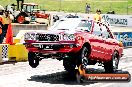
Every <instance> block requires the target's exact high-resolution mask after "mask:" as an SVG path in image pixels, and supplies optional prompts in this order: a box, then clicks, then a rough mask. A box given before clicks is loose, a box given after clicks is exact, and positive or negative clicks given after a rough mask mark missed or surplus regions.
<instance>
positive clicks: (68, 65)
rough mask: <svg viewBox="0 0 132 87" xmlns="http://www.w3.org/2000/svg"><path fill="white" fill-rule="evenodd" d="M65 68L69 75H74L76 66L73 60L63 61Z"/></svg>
mask: <svg viewBox="0 0 132 87" xmlns="http://www.w3.org/2000/svg"><path fill="white" fill-rule="evenodd" d="M63 66H64V68H65V70H66V71H68V73H70V74H73V73H74V72H75V67H76V64H75V62H74V60H73V59H70V58H69V59H63Z"/></svg>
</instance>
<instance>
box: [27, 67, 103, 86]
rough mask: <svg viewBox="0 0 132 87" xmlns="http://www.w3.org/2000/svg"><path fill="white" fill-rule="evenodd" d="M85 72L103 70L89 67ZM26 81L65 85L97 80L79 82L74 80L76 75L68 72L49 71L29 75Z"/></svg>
mask: <svg viewBox="0 0 132 87" xmlns="http://www.w3.org/2000/svg"><path fill="white" fill-rule="evenodd" d="M89 71H90V72H89ZM86 72H87V73H102V72H104V70H103V69H94V68H89V69H87V70H86ZM28 81H36V82H42V83H50V84H66V85H90V84H94V83H97V82H87V83H83V84H79V83H77V81H76V77H75V76H71V75H69V74H68V72H66V71H62V72H56V73H51V74H47V75H34V76H31V77H30V79H28Z"/></svg>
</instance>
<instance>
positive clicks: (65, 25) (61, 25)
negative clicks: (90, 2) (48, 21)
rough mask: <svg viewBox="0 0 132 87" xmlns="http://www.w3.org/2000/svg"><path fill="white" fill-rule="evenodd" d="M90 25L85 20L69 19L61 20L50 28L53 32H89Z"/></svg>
mask: <svg viewBox="0 0 132 87" xmlns="http://www.w3.org/2000/svg"><path fill="white" fill-rule="evenodd" d="M91 25H92V23H91V22H89V21H87V20H85V21H84V20H80V19H79V18H78V19H75V18H73V19H72V18H70V19H66V20H65V19H62V20H59V21H58V22H56V23H55V24H54V25H53V26H52V28H50V29H54V30H69V29H70V30H80V28H81V30H88V31H90V29H91Z"/></svg>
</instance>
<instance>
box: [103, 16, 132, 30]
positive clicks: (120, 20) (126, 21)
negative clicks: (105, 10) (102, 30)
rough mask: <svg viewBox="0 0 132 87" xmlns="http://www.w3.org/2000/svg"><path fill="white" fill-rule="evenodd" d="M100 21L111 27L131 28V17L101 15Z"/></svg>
mask: <svg viewBox="0 0 132 87" xmlns="http://www.w3.org/2000/svg"><path fill="white" fill-rule="evenodd" d="M102 19H104V20H105V21H107V22H108V23H109V24H111V25H112V26H129V27H130V26H131V27H132V15H115V14H102Z"/></svg>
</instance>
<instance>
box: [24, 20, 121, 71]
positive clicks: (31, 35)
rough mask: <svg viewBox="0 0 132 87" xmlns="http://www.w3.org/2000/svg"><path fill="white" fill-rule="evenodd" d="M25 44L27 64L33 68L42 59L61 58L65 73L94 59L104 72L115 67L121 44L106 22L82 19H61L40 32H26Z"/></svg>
mask: <svg viewBox="0 0 132 87" xmlns="http://www.w3.org/2000/svg"><path fill="white" fill-rule="evenodd" d="M25 46H26V48H27V49H28V51H29V53H28V61H29V65H30V66H31V67H33V68H36V67H37V66H38V65H39V61H40V60H41V59H44V58H56V59H58V60H63V66H64V68H65V70H67V71H68V72H73V71H74V70H75V68H76V67H78V66H79V65H80V64H82V65H83V67H84V68H85V67H86V66H87V65H90V64H92V65H93V64H96V63H97V62H99V63H102V64H103V65H104V68H105V71H106V72H109V73H111V72H114V70H116V69H117V68H118V63H119V59H120V58H121V56H122V52H123V45H122V43H120V42H119V41H117V40H116V39H115V38H114V36H113V34H112V33H111V31H110V29H109V26H108V25H107V24H105V23H96V22H94V21H93V20H86V19H83V18H64V19H61V20H58V21H57V22H56V23H55V24H54V25H53V26H52V27H51V28H49V29H48V30H46V31H43V32H27V33H26V34H25Z"/></svg>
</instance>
